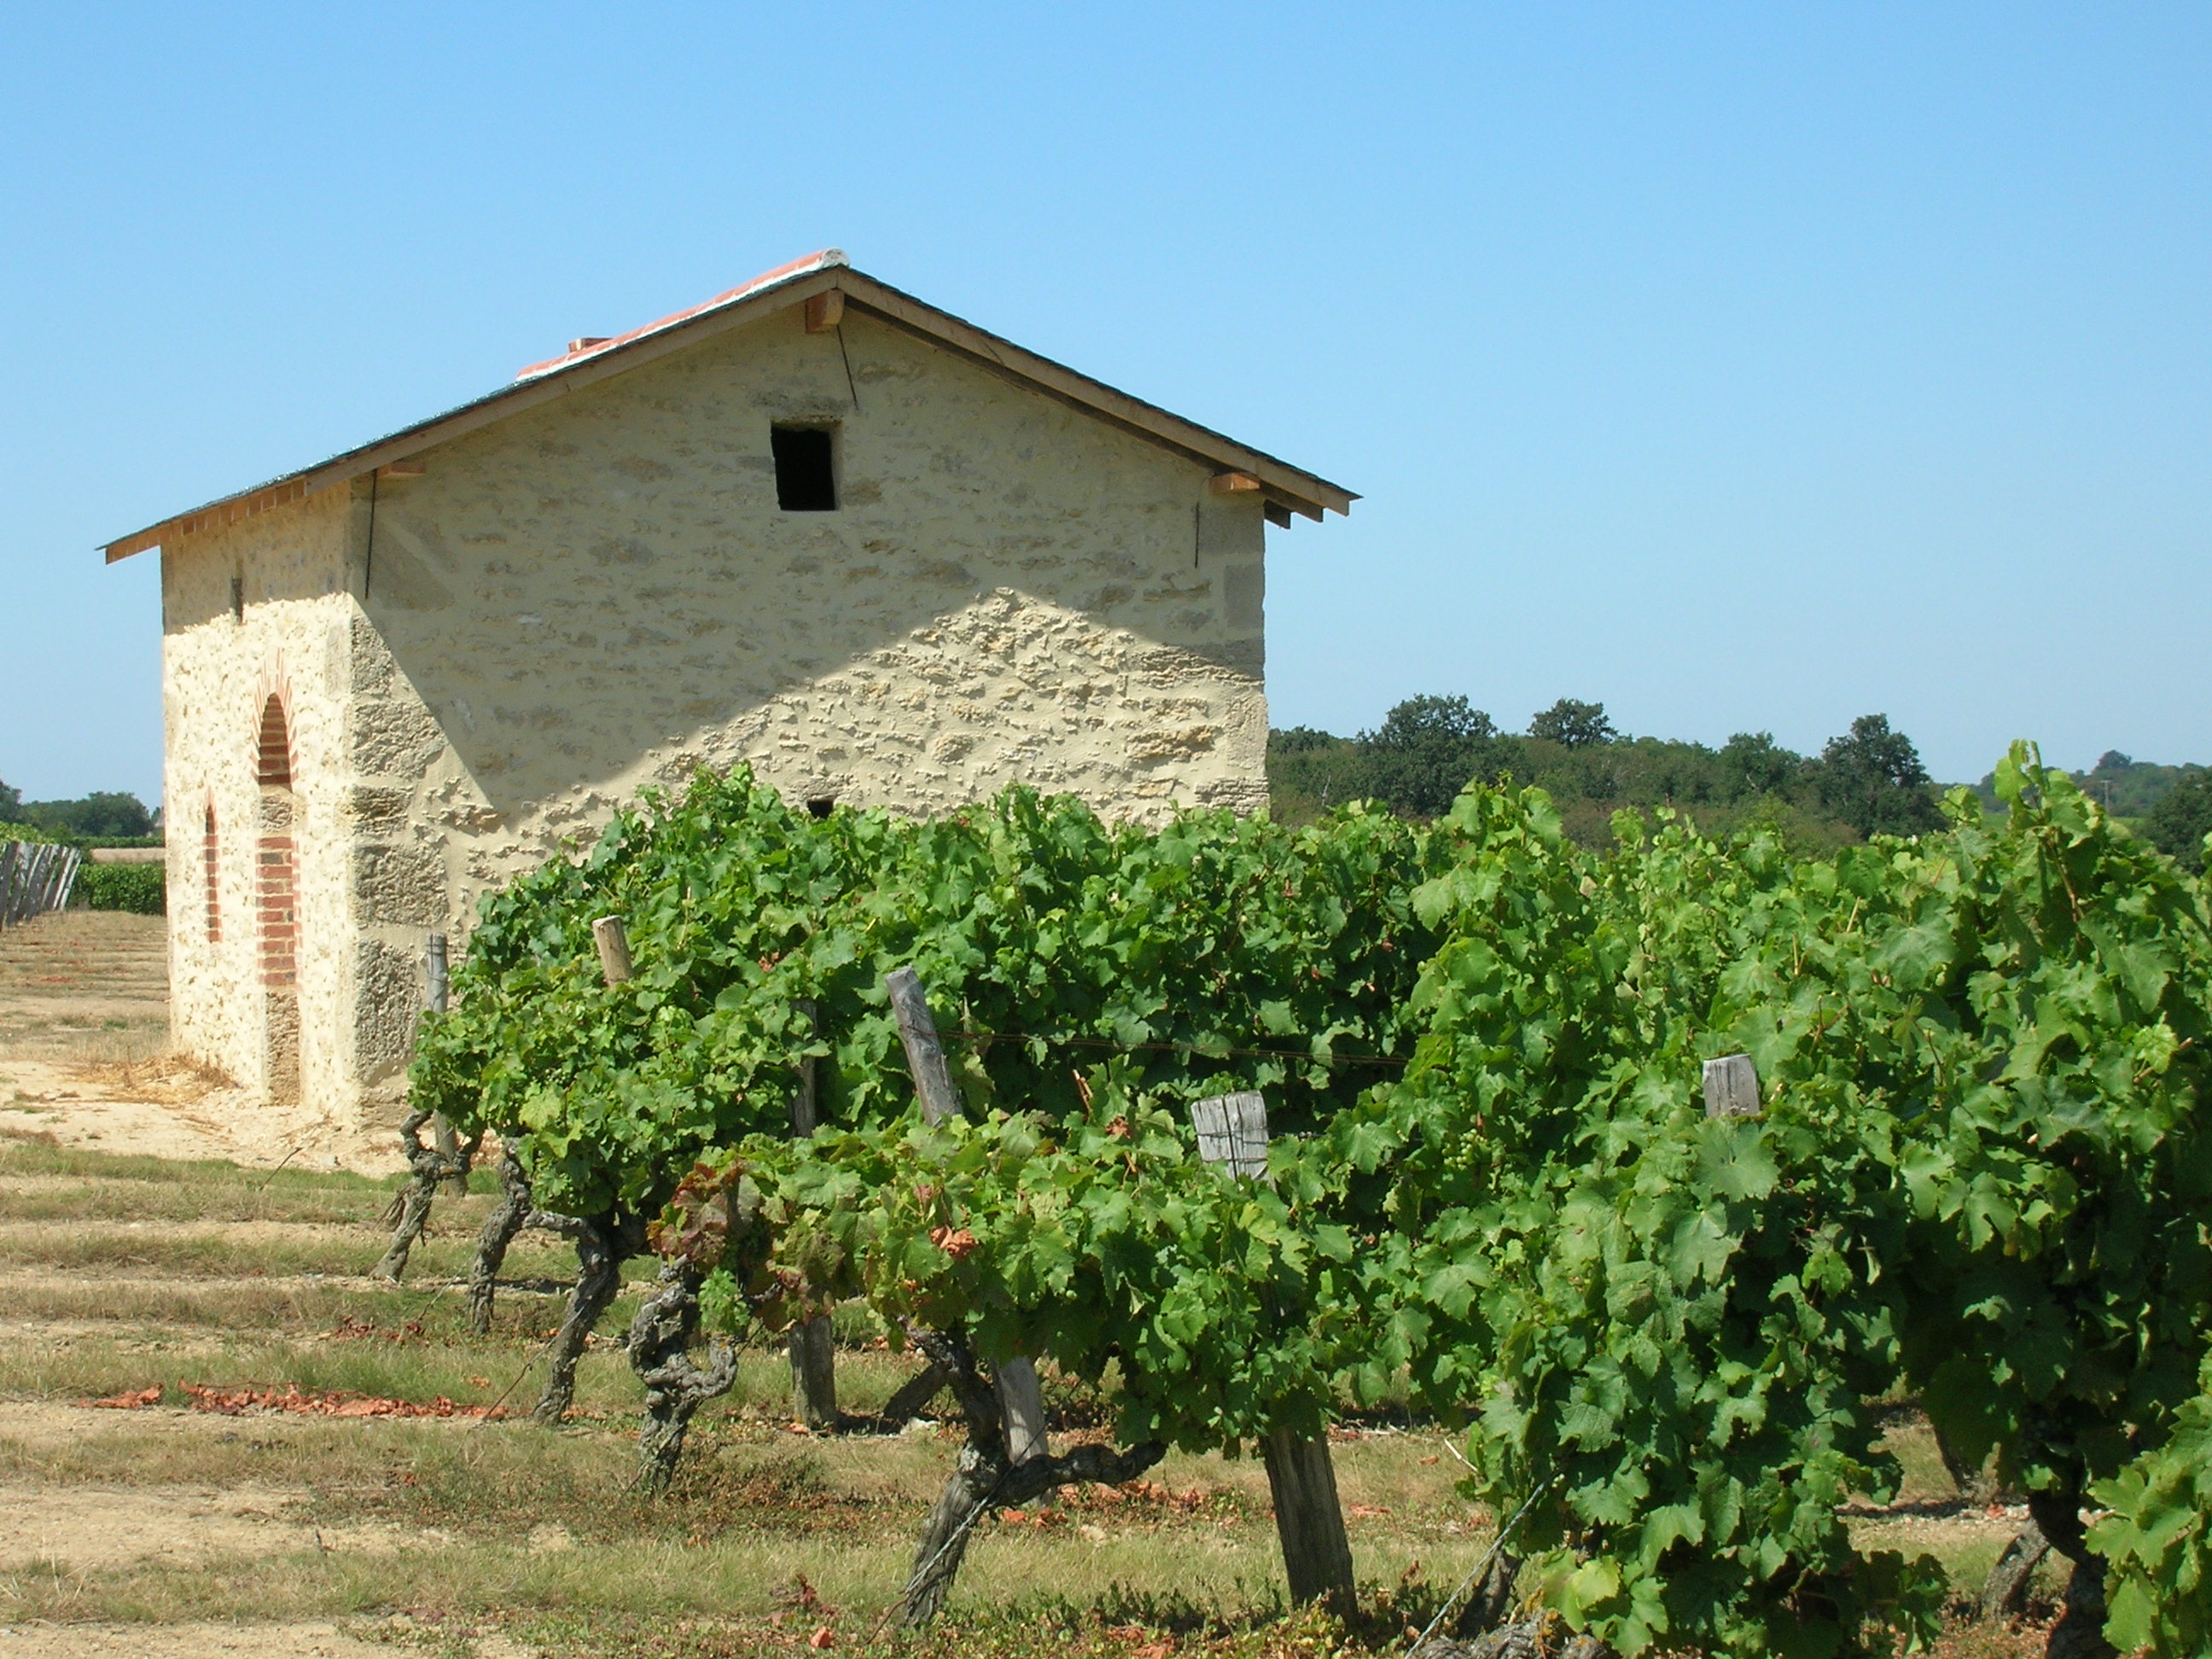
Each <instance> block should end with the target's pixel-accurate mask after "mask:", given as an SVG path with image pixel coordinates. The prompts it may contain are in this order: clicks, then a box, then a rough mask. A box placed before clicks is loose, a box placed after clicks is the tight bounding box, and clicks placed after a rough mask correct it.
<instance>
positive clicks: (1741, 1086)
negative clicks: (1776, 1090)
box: [1705, 1054, 1759, 1117]
mask: <svg viewBox="0 0 2212 1659" xmlns="http://www.w3.org/2000/svg"><path fill="white" fill-rule="evenodd" d="M1705 1115H1706V1116H1707V1117H1757V1116H1758V1115H1759V1073H1757V1072H1756V1071H1755V1070H1753V1067H1752V1064H1751V1056H1750V1055H1749V1054H1723V1056H1722V1057H1721V1058H1720V1059H1718V1060H1707V1061H1706V1062H1705Z"/></svg>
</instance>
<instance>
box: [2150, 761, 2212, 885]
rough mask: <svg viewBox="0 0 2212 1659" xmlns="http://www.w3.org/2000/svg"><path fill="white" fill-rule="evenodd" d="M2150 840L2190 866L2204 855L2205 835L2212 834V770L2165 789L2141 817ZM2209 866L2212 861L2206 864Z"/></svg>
mask: <svg viewBox="0 0 2212 1659" xmlns="http://www.w3.org/2000/svg"><path fill="white" fill-rule="evenodd" d="M2143 828H2144V829H2147V830H2148V831H2149V832H2150V839H2151V844H2152V845H2153V846H2154V847H2156V848H2158V850H2159V851H2160V852H2161V853H2166V854H2171V855H2172V857H2174V858H2177V859H2179V860H2181V862H2182V864H2183V865H2184V866H2188V867H2193V866H2196V865H2197V864H2198V863H2199V862H2200V861H2202V860H2203V858H2204V837H2205V836H2212V772H2199V773H2197V775H2195V776H2194V777H2191V778H2190V779H2188V780H2186V781H2184V782H2182V783H2179V784H2177V785H2175V786H2174V787H2173V788H2172V789H2171V790H2169V791H2167V792H2166V797H2165V799H2162V800H2160V802H2159V804H2158V805H2155V806H2154V807H2152V808H2151V810H2150V811H2149V814H2148V816H2147V817H2145V818H2144V819H2143ZM2205 867H2206V868H2207V869H2212V863H2208V864H2206V866H2205Z"/></svg>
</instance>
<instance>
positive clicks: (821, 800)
mask: <svg viewBox="0 0 2212 1659" xmlns="http://www.w3.org/2000/svg"><path fill="white" fill-rule="evenodd" d="M836 808H837V801H836V797H835V796H833V795H821V796H817V798H816V799H812V800H811V801H809V802H807V803H806V810H807V811H810V812H811V813H812V814H813V815H814V816H815V817H817V818H826V817H829V814H830V813H832V812H833V811H836Z"/></svg>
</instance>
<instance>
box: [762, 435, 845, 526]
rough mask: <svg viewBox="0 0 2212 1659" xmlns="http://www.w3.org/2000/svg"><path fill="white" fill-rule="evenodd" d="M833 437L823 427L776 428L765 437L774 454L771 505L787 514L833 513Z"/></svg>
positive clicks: (835, 496) (835, 494) (835, 491)
mask: <svg viewBox="0 0 2212 1659" xmlns="http://www.w3.org/2000/svg"><path fill="white" fill-rule="evenodd" d="M834 437H835V435H834V434H833V433H832V432H831V431H830V430H829V428H828V427H825V426H779V427H775V428H772V429H771V430H770V431H769V448H770V449H772V450H773V451H775V504H776V505H777V506H778V507H781V508H782V509H783V510H784V511H785V512H787V513H835V512H836V510H837V465H836V455H835V454H834V453H833V451H834V449H835V444H834V442H833V439H834Z"/></svg>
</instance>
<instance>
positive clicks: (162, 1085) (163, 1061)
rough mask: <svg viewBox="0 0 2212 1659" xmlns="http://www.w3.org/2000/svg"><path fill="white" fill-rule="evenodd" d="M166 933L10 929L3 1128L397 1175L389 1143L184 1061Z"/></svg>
mask: <svg viewBox="0 0 2212 1659" xmlns="http://www.w3.org/2000/svg"><path fill="white" fill-rule="evenodd" d="M166 927H167V924H166V923H165V921H163V919H162V918H161V917H159V916H134V915H121V914H118V913H116V912H112V911H100V910H64V911H58V912H56V913H54V914H52V915H45V916H40V917H37V918H36V919H34V920H33V921H28V922H26V923H24V924H23V925H21V927H9V928H6V929H0V1125H6V1126H9V1127H27V1128H29V1129H33V1130H35V1131H37V1132H39V1133H44V1134H48V1135H52V1137H53V1138H54V1139H55V1141H56V1142H57V1144H58V1145H61V1146H87V1147H94V1148H97V1149H99V1150H100V1151H102V1152H136V1153H141V1154H143V1155H145V1156H148V1157H152V1158H227V1159H228V1160H230V1161H232V1162H234V1163H237V1164H245V1165H246V1166H247V1167H249V1168H252V1167H268V1166H273V1165H275V1164H278V1163H281V1162H284V1161H286V1160H288V1159H289V1160H290V1161H293V1162H295V1163H296V1162H299V1161H301V1160H302V1159H304V1160H306V1161H307V1162H308V1163H309V1164H312V1165H313V1167H316V1168H319V1169H348V1170H358V1171H360V1172H362V1173H363V1174H372V1175H381V1174H384V1173H386V1171H388V1170H394V1169H397V1168H398V1154H397V1152H395V1150H394V1146H393V1142H392V1137H391V1135H389V1134H388V1133H378V1134H366V1133H362V1132H361V1131H360V1130H359V1128H358V1127H357V1126H355V1125H352V1124H349V1123H345V1122H342V1121H339V1120H338V1119H337V1117H336V1116H335V1115H332V1114H330V1113H328V1112H325V1111H322V1110H319V1109H316V1108H315V1107H314V1106H313V1104H308V1105H304V1106H298V1107H289V1108H272V1107H269V1106H265V1105H261V1104H258V1103H256V1102H255V1101H253V1099H252V1097H250V1096H248V1095H247V1094H246V1092H245V1091H242V1090H240V1089H238V1088H236V1087H234V1086H233V1085H231V1083H230V1080H229V1079H227V1078H225V1077H223V1076H222V1074H221V1073H218V1072H215V1071H211V1070H208V1069H205V1068H203V1067H200V1066H195V1065H193V1064H191V1062H190V1061H188V1060H184V1059H183V1058H181V1057H180V1056H178V1055H176V1054H173V1053H171V1052H170V1048H169V980H168V945H167V932H166Z"/></svg>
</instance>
